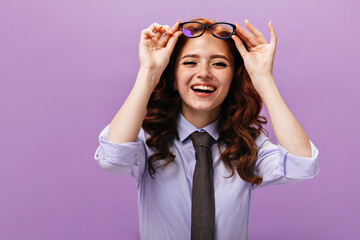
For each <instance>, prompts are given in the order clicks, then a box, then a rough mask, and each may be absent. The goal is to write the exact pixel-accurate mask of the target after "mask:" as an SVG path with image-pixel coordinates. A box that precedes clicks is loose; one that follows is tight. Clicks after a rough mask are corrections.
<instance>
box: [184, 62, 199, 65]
mask: <svg viewBox="0 0 360 240" xmlns="http://www.w3.org/2000/svg"><path fill="white" fill-rule="evenodd" d="M195 64H196V62H184V65H195Z"/></svg>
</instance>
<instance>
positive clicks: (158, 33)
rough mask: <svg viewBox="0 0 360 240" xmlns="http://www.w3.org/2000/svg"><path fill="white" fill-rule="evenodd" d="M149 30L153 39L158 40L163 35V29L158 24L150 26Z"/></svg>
mask: <svg viewBox="0 0 360 240" xmlns="http://www.w3.org/2000/svg"><path fill="white" fill-rule="evenodd" d="M149 29H150V30H151V31H152V32H153V33H154V34H155V38H156V39H157V40H159V39H160V38H161V36H162V35H163V34H164V29H163V27H162V26H161V25H160V24H158V23H153V24H151V25H150V27H149Z"/></svg>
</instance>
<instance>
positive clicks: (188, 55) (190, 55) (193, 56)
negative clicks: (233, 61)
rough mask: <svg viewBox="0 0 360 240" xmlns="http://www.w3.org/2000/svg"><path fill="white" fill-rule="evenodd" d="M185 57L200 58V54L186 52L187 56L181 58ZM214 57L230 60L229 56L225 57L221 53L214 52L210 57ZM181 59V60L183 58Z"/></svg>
mask: <svg viewBox="0 0 360 240" xmlns="http://www.w3.org/2000/svg"><path fill="white" fill-rule="evenodd" d="M183 58H200V56H199V55H198V54H186V55H185V56H183V57H182V58H181V59H183ZM214 58H223V59H225V60H226V61H228V62H230V61H229V59H228V58H227V57H225V56H224V55H221V54H214V55H211V56H210V59H214ZM181 59H180V60H181Z"/></svg>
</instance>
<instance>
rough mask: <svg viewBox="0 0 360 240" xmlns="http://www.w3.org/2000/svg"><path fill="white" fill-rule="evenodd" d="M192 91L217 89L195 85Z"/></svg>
mask: <svg viewBox="0 0 360 240" xmlns="http://www.w3.org/2000/svg"><path fill="white" fill-rule="evenodd" d="M192 89H199V90H207V91H214V90H215V88H213V87H209V86H203V85H195V86H193V87H192Z"/></svg>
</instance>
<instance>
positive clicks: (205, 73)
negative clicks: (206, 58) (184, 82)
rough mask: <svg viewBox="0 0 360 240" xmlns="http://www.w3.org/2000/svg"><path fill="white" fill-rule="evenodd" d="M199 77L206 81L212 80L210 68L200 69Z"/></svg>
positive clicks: (202, 67)
mask: <svg viewBox="0 0 360 240" xmlns="http://www.w3.org/2000/svg"><path fill="white" fill-rule="evenodd" d="M198 77H199V78H202V79H204V80H206V79H211V78H212V73H211V70H210V67H209V66H201V68H200V69H199V73H198Z"/></svg>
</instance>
